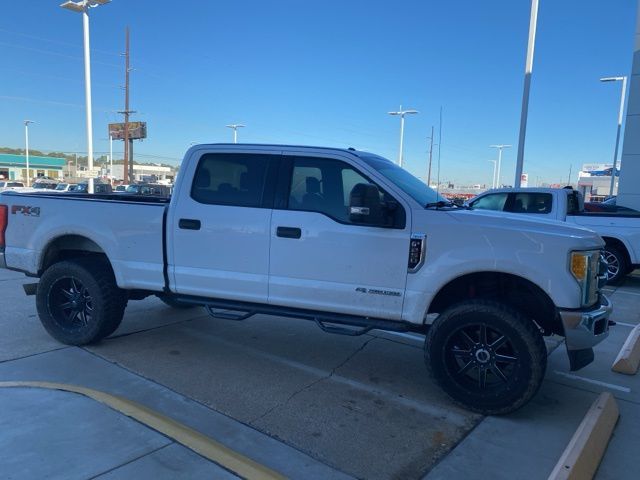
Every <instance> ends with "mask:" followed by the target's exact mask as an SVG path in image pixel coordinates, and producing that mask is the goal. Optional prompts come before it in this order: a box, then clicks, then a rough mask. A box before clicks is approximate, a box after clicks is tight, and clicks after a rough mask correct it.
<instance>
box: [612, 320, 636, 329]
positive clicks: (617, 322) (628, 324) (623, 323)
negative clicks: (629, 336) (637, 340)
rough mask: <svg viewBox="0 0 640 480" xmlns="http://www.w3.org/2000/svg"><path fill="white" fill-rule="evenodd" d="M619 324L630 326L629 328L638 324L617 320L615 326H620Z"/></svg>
mask: <svg viewBox="0 0 640 480" xmlns="http://www.w3.org/2000/svg"><path fill="white" fill-rule="evenodd" d="M618 325H622V326H623V327H629V328H635V327H636V326H637V325H636V324H633V323H625V322H619V321H617V320H616V325H615V326H618Z"/></svg>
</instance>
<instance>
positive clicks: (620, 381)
mask: <svg viewBox="0 0 640 480" xmlns="http://www.w3.org/2000/svg"><path fill="white" fill-rule="evenodd" d="M28 282H30V280H29V279H27V278H25V277H24V276H23V275H21V274H19V273H14V272H8V271H0V299H1V305H2V306H1V307H0V327H1V328H2V331H3V332H4V333H3V335H2V336H0V382H3V381H48V382H62V383H69V384H74V385H82V386H87V387H91V388H95V389H97V390H101V391H105V392H109V393H113V394H118V395H121V396H123V397H126V398H129V399H131V400H135V401H137V402H139V403H141V404H143V405H146V406H148V407H149V408H153V409H155V410H157V411H159V412H161V413H163V414H165V415H167V416H169V417H171V418H173V419H175V420H177V421H178V422H181V423H184V424H185V425H187V426H189V427H192V428H194V429H195V430H198V431H200V432H202V433H204V434H205V435H207V436H210V437H211V438H214V439H215V440H217V441H219V442H221V443H223V444H224V445H226V446H228V447H230V448H232V449H234V450H235V451H237V452H239V453H241V454H243V455H246V456H247V457H249V458H251V459H253V460H255V461H257V462H259V463H261V464H263V465H265V466H267V467H269V468H271V469H273V470H275V471H277V472H279V473H281V474H282V475H284V476H287V477H291V478H347V477H356V478H372V479H383V478H422V477H424V476H426V477H427V478H482V477H486V476H489V475H491V476H492V477H494V478H514V475H516V476H519V477H522V478H546V477H547V476H548V474H549V473H550V471H551V470H552V469H553V467H554V465H555V463H556V461H557V459H558V458H559V456H560V455H561V453H562V450H563V449H564V446H565V445H566V443H567V442H568V440H569V439H570V438H571V436H572V434H573V432H574V430H575V428H576V426H577V425H578V424H579V422H580V420H581V419H582V417H583V415H584V413H585V412H586V410H587V409H588V408H589V405H590V404H591V402H592V401H593V399H594V398H595V397H596V396H597V394H598V393H600V392H602V391H610V392H611V393H613V394H614V395H615V396H616V398H617V400H618V404H619V406H620V411H621V418H620V421H619V424H618V426H617V428H616V430H615V432H614V436H613V439H612V442H611V444H610V445H609V448H608V450H607V453H606V455H605V458H604V461H603V463H602V465H601V468H600V470H599V472H598V478H635V475H634V474H633V472H634V470H633V465H634V463H633V462H634V461H636V458H635V456H636V455H635V452H636V451H637V450H638V447H640V439H638V438H637V436H636V435H634V434H633V430H634V428H635V429H637V426H638V425H640V393H639V392H640V380H638V377H637V376H624V375H621V374H616V373H613V372H611V371H610V366H611V363H612V361H613V359H614V358H615V356H616V354H617V352H618V351H619V349H620V347H621V346H622V343H623V342H624V340H625V338H626V336H627V335H628V333H629V331H630V329H631V327H632V326H633V325H636V324H638V323H640V275H636V276H632V277H630V278H629V279H628V280H627V281H626V283H625V284H624V285H623V286H621V287H618V288H615V289H613V288H612V289H608V293H609V295H610V296H611V298H612V299H613V301H614V305H615V313H614V316H613V319H614V320H616V321H618V322H619V325H617V326H616V327H614V328H613V329H612V332H611V335H610V337H609V339H607V341H605V342H604V343H603V344H601V345H599V346H598V347H597V349H596V362H595V363H594V364H592V365H590V366H589V367H587V368H585V369H583V370H581V371H579V372H575V373H570V372H569V368H568V364H567V360H566V355H565V352H564V351H563V349H564V346H562V345H560V346H559V348H555V346H556V344H557V342H554V341H551V342H549V349H550V352H551V353H550V358H549V367H548V372H547V377H546V380H545V383H544V385H543V388H542V390H541V392H540V393H539V394H538V396H537V397H536V398H535V399H534V400H533V401H532V402H531V403H530V404H529V405H528V406H526V407H525V408H523V409H522V410H520V411H518V412H516V413H514V414H512V415H509V416H505V417H491V418H483V417H481V416H479V415H475V414H472V413H469V412H467V411H464V410H462V409H460V408H458V407H456V406H455V405H453V404H452V403H451V401H450V400H449V399H448V398H447V397H446V396H445V395H444V394H443V393H442V392H441V391H440V389H439V388H438V387H437V386H436V385H435V384H434V383H433V382H432V381H431V380H430V379H429V377H428V376H427V373H426V368H425V366H424V363H423V353H422V339H421V338H420V337H419V336H418V335H413V334H387V333H383V332H379V333H373V334H370V335H364V336H362V337H355V338H354V337H342V336H335V335H329V334H326V333H323V332H321V331H320V330H319V329H317V327H316V326H315V325H314V324H313V323H311V322H306V321H297V320H291V319H283V318H277V317H267V316H256V317H254V318H251V319H249V320H246V321H244V322H234V321H224V320H215V319H212V318H210V317H209V316H208V315H206V313H205V312H204V310H201V309H197V308H196V309H190V310H181V311H179V310H172V309H170V308H169V307H166V306H165V305H164V304H162V303H161V302H159V301H158V300H156V299H155V298H149V299H146V300H143V301H140V302H131V303H130V305H129V307H128V309H127V312H126V316H125V320H124V322H123V324H122V326H121V328H120V329H119V330H118V331H117V332H116V333H115V334H114V335H113V336H112V337H110V338H109V339H107V340H105V341H103V342H101V343H100V344H98V345H95V346H91V347H87V348H76V347H66V346H64V345H61V344H59V343H57V342H56V341H54V340H53V339H51V338H50V337H49V336H48V335H47V333H46V332H45V331H44V329H43V328H42V327H41V325H40V322H39V320H38V318H37V315H36V311H35V302H34V299H33V297H25V296H24V294H23V292H22V287H21V286H22V284H23V283H28ZM554 348H555V349H554ZM69 396H72V397H73V399H72V400H71V399H70V398H71V397H69ZM60 403H63V404H64V405H69V408H62V409H61V408H50V407H51V406H53V405H60ZM73 405H76V406H75V407H74V406H73ZM101 408H103V407H101ZM101 408H98V407H96V406H95V405H93V404H92V401H91V400H89V399H85V398H82V397H77V396H74V395H73V394H68V393H66V394H65V393H62V392H51V391H46V390H43V391H40V390H34V389H11V390H6V389H2V390H0V412H2V413H0V425H1V426H2V430H1V431H2V433H1V434H0V446H1V447H2V448H0V451H1V452H2V453H0V463H3V464H5V465H9V466H10V467H11V469H10V470H7V469H6V468H4V469H1V470H0V477H1V476H3V475H6V476H7V477H10V478H43V477H53V476H55V475H56V474H57V475H58V476H60V478H92V477H96V476H100V475H105V476H108V477H109V478H125V477H130V476H131V475H135V476H144V475H145V472H146V473H147V474H149V473H150V472H154V473H153V475H154V476H157V477H160V478H162V477H163V475H164V476H165V477H166V478H176V477H178V476H183V477H185V478H186V477H188V478H195V477H198V476H202V477H206V478H211V477H212V476H213V477H215V478H219V477H220V476H223V475H231V474H230V473H229V472H227V471H225V470H224V469H221V467H220V466H217V465H215V464H212V463H211V462H209V461H208V460H205V459H203V458H202V457H200V456H198V455H197V454H195V453H193V452H192V451H190V450H188V449H186V448H184V447H183V446H181V445H178V444H176V443H175V442H173V441H170V440H168V439H167V438H166V437H164V436H162V435H160V434H158V433H157V432H154V431H153V430H151V429H148V428H147V427H144V426H142V425H140V424H138V423H136V422H134V421H133V420H130V419H127V418H124V419H121V420H117V421H116V420H115V419H116V418H119V415H118V414H117V413H114V412H112V411H110V410H108V409H101ZM43 410H46V412H47V414H46V415H44V414H43V413H42V411H43ZM105 412H106V413H105ZM71 413H73V416H72V417H69V415H71ZM110 415H112V416H113V418H111V417H110ZM60 417H62V420H60ZM76 422H79V423H80V424H82V425H85V426H86V428H83V429H78V428H77V426H78V425H77V423H76ZM119 422H120V423H119ZM129 422H130V423H129ZM33 423H35V424H37V425H40V427H42V428H35V427H34V429H33V430H29V429H26V427H25V425H27V424H29V425H31V424H33ZM115 424H118V425H119V428H118V429H116V431H115V432H111V431H110V429H108V428H106V427H100V425H115ZM37 425H36V426H37ZM43 425H47V426H48V428H46V429H45V428H44V427H43ZM92 428H93V429H94V430H96V431H92ZM25 429H26V431H27V433H28V432H31V433H32V434H34V435H35V433H34V432H38V434H39V438H40V439H41V441H38V442H30V441H29V436H28V435H27V433H25ZM43 435H44V437H43ZM109 435H118V437H114V438H108V437H109ZM46 436H49V437H50V440H51V441H50V442H47V441H46V438H47V437H46ZM76 436H77V438H78V442H79V443H81V444H83V445H93V447H92V448H90V449H79V450H78V452H77V457H78V458H75V459H72V457H73V455H70V454H69V452H68V451H66V455H67V457H64V456H63V458H69V460H68V461H75V462H76V463H75V464H74V465H75V467H74V468H73V469H71V470H65V465H68V464H67V463H65V462H62V461H60V460H59V461H58V462H57V463H53V464H50V465H47V462H40V464H38V469H35V470H34V469H33V468H34V466H33V463H32V462H30V461H29V458H34V457H41V458H43V457H42V455H43V454H44V452H46V449H47V445H49V444H55V443H56V442H57V441H59V439H60V438H61V437H63V438H64V439H66V440H65V441H72V439H73V438H75V437H76ZM85 436H88V438H89V439H87V440H83V439H84V437H85ZM43 438H44V439H45V441H42V439H43ZM123 439H128V440H127V441H125V440H123ZM91 442H93V443H91ZM114 442H117V443H118V445H119V447H118V450H117V451H113V449H112V447H111V446H112V445H113V443H114ZM128 445H131V447H128ZM134 447H135V448H134ZM38 449H42V451H41V452H38V451H37V450H38ZM89 451H90V452H98V454H97V455H96V454H95V453H93V454H89V453H87V452H89ZM101 452H104V455H107V453H108V454H109V455H108V456H107V457H100V455H102V453H101ZM98 457H100V458H98ZM20 459H21V460H20ZM19 460H20V461H19ZM216 472H217V473H219V475H218V477H216Z"/></svg>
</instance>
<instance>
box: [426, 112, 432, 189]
mask: <svg viewBox="0 0 640 480" xmlns="http://www.w3.org/2000/svg"><path fill="white" fill-rule="evenodd" d="M429 140H431V144H430V145H429V171H428V173H427V187H428V186H430V185H431V159H432V158H433V125H431V136H430V137H429Z"/></svg>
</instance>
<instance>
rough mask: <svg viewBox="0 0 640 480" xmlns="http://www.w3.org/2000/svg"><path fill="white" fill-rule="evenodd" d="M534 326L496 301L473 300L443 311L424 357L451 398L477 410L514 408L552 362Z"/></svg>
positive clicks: (496, 411) (493, 411)
mask: <svg viewBox="0 0 640 480" xmlns="http://www.w3.org/2000/svg"><path fill="white" fill-rule="evenodd" d="M546 353H547V351H546V347H545V344H544V340H543V338H542V335H541V333H540V332H539V331H538V329H537V328H536V326H535V324H534V323H533V322H532V321H530V320H528V319H526V318H524V317H523V316H522V315H520V314H519V313H517V312H516V311H515V310H512V309H511V308H509V307H506V306H504V305H502V304H499V303H497V302H491V301H483V300H470V301H465V302H462V303H459V304H457V305H454V306H452V307H450V308H449V309H447V310H446V311H445V312H443V313H442V314H441V315H440V316H439V317H438V318H437V319H436V320H435V322H434V323H433V325H432V326H431V328H430V329H429V332H428V334H427V338H426V340H425V360H426V363H427V366H428V367H429V368H430V370H431V373H432V375H433V376H434V378H435V379H436V381H437V382H438V383H439V384H440V386H441V387H442V388H443V390H444V391H445V392H447V394H449V396H451V397H452V398H453V400H455V401H456V402H457V403H459V404H461V405H462V406H464V407H465V408H467V409H469V410H472V411H474V412H478V413H482V414H486V415H498V414H505V413H509V412H513V411H514V410H517V409H518V408H520V407H522V406H523V405H524V404H526V403H527V402H528V401H529V400H530V399H531V398H532V397H533V396H534V395H535V394H536V392H537V391H538V389H539V388H540V385H541V384H542V379H543V378H544V373H545V370H546V366H547V355H546Z"/></svg>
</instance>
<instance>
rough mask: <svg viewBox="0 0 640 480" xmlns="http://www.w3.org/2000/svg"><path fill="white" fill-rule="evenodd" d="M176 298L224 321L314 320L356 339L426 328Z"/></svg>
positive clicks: (401, 322) (398, 321)
mask: <svg viewBox="0 0 640 480" xmlns="http://www.w3.org/2000/svg"><path fill="white" fill-rule="evenodd" d="M175 298H176V299H178V300H180V301H181V302H183V303H190V304H193V305H199V306H202V307H205V309H206V310H207V312H208V313H209V315H211V316H212V317H214V318H220V319H224V320H234V321H242V320H246V319H247V318H250V317H252V316H254V315H257V314H264V315H276V316H280V317H289V318H300V319H304V320H312V321H313V322H315V323H316V325H318V327H320V328H321V329H322V331H324V332H327V333H335V334H338V335H348V336H357V335H363V334H365V333H367V332H369V331H371V330H374V329H376V330H386V331H392V332H409V331H415V332H424V328H425V327H424V326H422V325H415V324H413V323H409V322H405V321H401V320H385V319H382V318H371V317H360V316H357V315H344V314H340V313H332V312H322V311H318V310H306V309H301V308H293V307H281V306H278V305H268V304H262V303H251V302H239V301H233V300H220V299H213V298H203V297H194V296H190V295H176V296H175Z"/></svg>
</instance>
